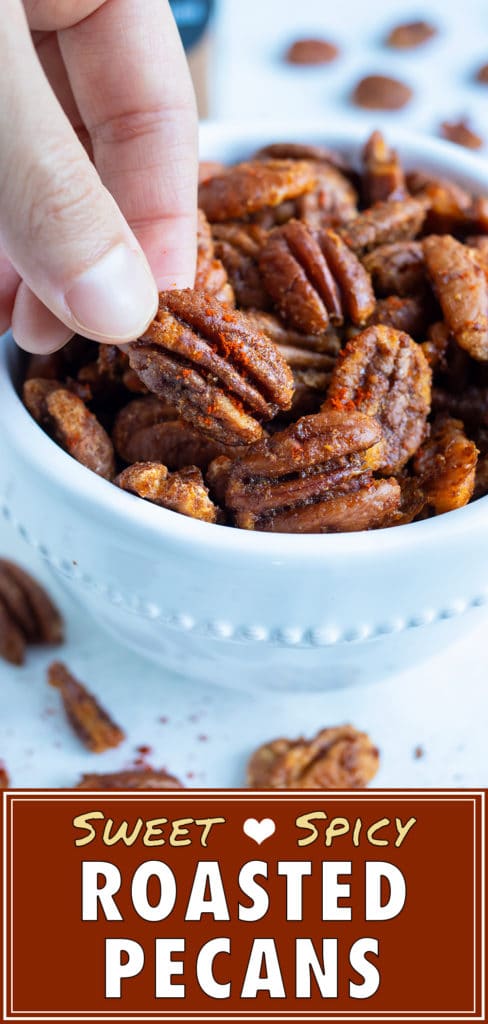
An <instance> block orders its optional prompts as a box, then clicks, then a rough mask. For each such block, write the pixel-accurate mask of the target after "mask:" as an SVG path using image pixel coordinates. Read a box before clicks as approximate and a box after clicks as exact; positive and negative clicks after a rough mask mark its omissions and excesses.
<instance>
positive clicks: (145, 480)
mask: <svg viewBox="0 0 488 1024" xmlns="http://www.w3.org/2000/svg"><path fill="white" fill-rule="evenodd" d="M114 483H115V484H117V486H118V487H121V488H122V490H124V491H130V493H131V494H137V495H138V496H139V497H140V498H145V500H146V501H150V502H152V503H153V505H161V507H162V508H168V509H171V510H172V511H173V512H180V513H181V515H183V516H190V518H191V519H203V521H204V522H206V523H215V521H216V519H217V509H216V507H215V505H214V504H213V502H211V501H210V498H209V496H208V490H207V488H206V487H205V484H204V482H203V477H202V474H201V471H200V470H199V469H197V467H196V466H185V468H184V469H181V470H179V472H177V473H169V472H168V469H167V467H166V466H163V465H161V463H159V462H136V463H135V464H134V465H133V466H129V467H128V469H124V470H123V471H122V473H119V475H118V476H117V477H116V478H115V480H114Z"/></svg>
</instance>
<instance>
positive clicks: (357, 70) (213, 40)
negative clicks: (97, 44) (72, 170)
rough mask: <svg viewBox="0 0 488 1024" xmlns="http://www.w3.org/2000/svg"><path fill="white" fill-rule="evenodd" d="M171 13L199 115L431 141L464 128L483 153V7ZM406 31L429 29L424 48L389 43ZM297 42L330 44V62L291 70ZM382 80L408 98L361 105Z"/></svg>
mask: <svg viewBox="0 0 488 1024" xmlns="http://www.w3.org/2000/svg"><path fill="white" fill-rule="evenodd" d="M172 6H173V10H174V12H175V15H176V17H177V20H178V23H179V25H180V26H181V31H182V34H183V37H184V40H185V42H186V44H187V47H188V48H189V53H190V62H191V65H192V69H193V72H194V77H195V81H196V85H197V92H198V95H199V104H200V111H201V114H202V116H209V117H212V118H218V119H223V120H236V119H238V120H244V119H246V120H249V119H253V118H256V117H259V118H267V119H269V120H272V119H273V118H274V117H276V118H280V119H283V117H289V118H290V121H292V120H294V121H296V120H306V119H310V120H320V119H323V120H324V124H326V121H327V118H328V117H331V116H339V117H340V118H341V119H343V120H346V119H351V120H352V119H353V120H354V121H355V122H356V123H357V122H358V120H359V122H360V123H362V124H363V125H364V127H365V129H366V128H367V126H368V125H371V124H374V125H378V126H380V127H383V128H387V127H388V125H389V124H391V123H392V122H393V123H397V122H399V123H401V124H403V125H406V126H407V125H408V126H409V127H415V128H417V129H422V130H424V131H426V132H429V133H431V134H434V135H438V134H441V133H442V132H441V127H440V126H441V124H442V123H443V122H446V121H447V122H449V123H454V124H456V123H457V122H459V121H464V120H467V121H468V124H469V126H470V127H471V128H472V130H473V132H474V133H475V134H476V135H477V136H478V138H479V141H480V142H481V144H482V147H483V148H484V149H485V151H486V145H485V138H484V137H485V135H486V138H487V139H488V119H487V117H486V113H487V109H488V83H487V82H486V81H485V82H480V81H478V80H477V77H476V76H477V74H478V72H479V70H480V68H482V67H484V65H486V64H488V3H487V0H463V2H462V3H454V2H453V0H424V2H423V3H420V4H416V3H414V2H409V0H388V2H386V0H368V2H365V0H339V2H335V3H334V2H331V0H299V2H297V0H215V3H214V4H213V5H212V4H211V3H209V2H208V0H174V2H173V4H172ZM212 8H213V10H211V9H212ZM412 22H413V23H417V22H421V23H426V24H427V26H428V28H429V29H430V30H431V32H430V34H429V35H428V37H427V38H425V40H424V41H423V42H419V41H418V40H419V38H420V37H421V36H422V32H421V31H420V30H419V29H417V30H416V32H415V31H414V32H413V33H412V32H410V34H409V33H403V34H398V33H397V34H396V36H394V37H393V39H392V40H391V41H390V42H388V37H389V35H390V33H391V30H392V29H397V28H398V27H399V26H403V25H405V24H407V25H409V24H411V23H412ZM423 34H424V35H426V31H425V29H424V33H423ZM302 39H306V40H322V41H325V42H327V43H330V44H332V46H333V47H336V48H337V54H336V55H335V56H334V57H333V59H331V60H330V59H329V60H328V62H326V63H318V64H310V63H309V64H296V63H290V61H289V59H287V52H288V50H289V48H290V46H291V45H292V44H293V43H295V42H296V41H297V40H302ZM415 42H417V45H414V43H415ZM406 44H409V45H406ZM315 55H316V54H315ZM330 55H331V52H329V57H330ZM305 56H306V53H305ZM309 59H310V52H309ZM378 74H379V75H384V76H387V77H389V78H392V79H394V80H395V81H399V82H401V83H402V84H403V85H406V86H407V87H408V88H409V89H410V90H411V91H412V95H411V97H410V99H409V100H408V102H406V104H405V106H403V107H401V108H400V109H394V110H388V111H385V110H378V109H373V110H372V109H364V108H362V107H360V106H358V105H357V103H356V102H355V101H354V99H353V98H352V97H353V92H354V89H355V87H356V85H357V84H358V82H359V81H360V80H361V79H362V78H363V77H364V76H366V75H378ZM390 93H391V90H390ZM471 142H473V140H471Z"/></svg>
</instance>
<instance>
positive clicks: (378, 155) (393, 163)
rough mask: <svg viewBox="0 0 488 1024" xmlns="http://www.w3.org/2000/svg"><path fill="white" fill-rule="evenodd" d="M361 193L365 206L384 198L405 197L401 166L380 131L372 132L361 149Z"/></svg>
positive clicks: (405, 190) (393, 150) (396, 155)
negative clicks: (362, 168)
mask: <svg viewBox="0 0 488 1024" xmlns="http://www.w3.org/2000/svg"><path fill="white" fill-rule="evenodd" d="M363 167H364V170H363V193H364V201H365V204H366V206H373V204H374V203H379V202H383V201H384V200H386V199H405V196H406V195H407V188H406V184H405V176H404V173H403V168H402V165H401V163H400V160H399V158H398V153H397V152H396V150H395V149H391V147H390V146H388V145H387V143H386V142H385V139H384V136H383V135H382V134H381V132H378V131H376V132H373V134H372V135H371V136H370V138H369V139H368V141H367V143H366V145H365V147H364V150H363Z"/></svg>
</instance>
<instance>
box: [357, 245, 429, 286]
mask: <svg viewBox="0 0 488 1024" xmlns="http://www.w3.org/2000/svg"><path fill="white" fill-rule="evenodd" d="M363 264H364V266H365V267H366V270H367V271H368V272H369V273H370V274H371V277H372V280H373V285H374V288H375V291H376V294H377V295H380V296H386V295H400V296H404V295H415V294H417V293H418V292H419V291H421V289H422V288H423V286H424V282H425V262H424V251H423V249H422V243H421V242H391V243H390V242H388V243H387V244H386V245H379V246H378V247H377V248H376V249H373V250H372V251H371V252H368V253H366V255H365V256H364V257H363Z"/></svg>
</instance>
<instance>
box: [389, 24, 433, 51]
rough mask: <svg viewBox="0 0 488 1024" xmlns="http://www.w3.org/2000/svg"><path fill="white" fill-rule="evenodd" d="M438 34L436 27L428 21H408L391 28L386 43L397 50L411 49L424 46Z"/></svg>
mask: <svg viewBox="0 0 488 1024" xmlns="http://www.w3.org/2000/svg"><path fill="white" fill-rule="evenodd" d="M436 35H437V29H436V27H435V26H434V25H431V24H430V23H429V22H428V21H407V22H405V23H403V24H402V25H396V26H395V28H392V29H391V30H390V32H389V33H388V35H387V37H386V45H387V46H392V47H394V49H397V50H410V49H414V48H415V47H416V46H422V44H423V43H427V42H428V41H429V39H433V37H434V36H436Z"/></svg>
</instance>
